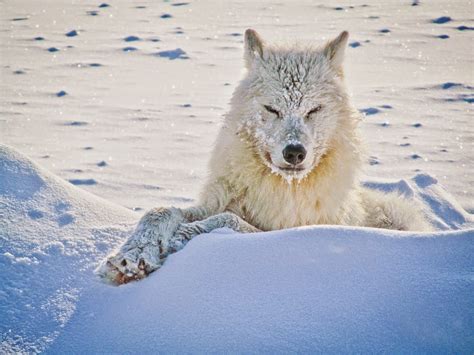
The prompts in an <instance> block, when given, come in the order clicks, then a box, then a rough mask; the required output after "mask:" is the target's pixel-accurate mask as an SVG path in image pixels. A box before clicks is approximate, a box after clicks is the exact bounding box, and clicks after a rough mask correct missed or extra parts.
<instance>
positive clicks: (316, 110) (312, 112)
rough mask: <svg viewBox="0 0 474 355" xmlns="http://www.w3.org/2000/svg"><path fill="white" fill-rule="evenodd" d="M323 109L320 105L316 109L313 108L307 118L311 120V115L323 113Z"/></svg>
mask: <svg viewBox="0 0 474 355" xmlns="http://www.w3.org/2000/svg"><path fill="white" fill-rule="evenodd" d="M322 108H323V107H322V106H321V105H318V106H316V107H315V108H313V109H312V110H310V111H309V112H308V113H307V114H306V118H311V115H313V114H315V113H317V112H319V111H321V109H322Z"/></svg>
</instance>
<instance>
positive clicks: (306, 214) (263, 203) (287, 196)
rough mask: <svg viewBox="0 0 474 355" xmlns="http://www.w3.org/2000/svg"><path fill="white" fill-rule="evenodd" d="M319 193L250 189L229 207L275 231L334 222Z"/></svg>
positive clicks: (258, 226) (261, 225)
mask: <svg viewBox="0 0 474 355" xmlns="http://www.w3.org/2000/svg"><path fill="white" fill-rule="evenodd" d="M321 207H322V204H321V201H320V200H319V199H318V196H317V195H315V194H314V193H312V191H308V190H307V189H301V190H298V189H297V188H296V189H292V188H290V187H285V188H284V189H280V190H277V189H267V188H265V186H259V188H255V189H248V190H247V191H246V193H245V194H244V195H243V196H240V198H239V199H238V201H235V202H234V203H232V205H231V206H229V209H230V210H233V211H234V212H235V213H237V214H239V215H240V216H242V217H243V218H245V219H246V220H247V222H249V223H250V224H252V225H254V226H256V227H257V228H259V229H262V230H275V229H283V228H291V227H298V226H305V225H312V224H323V223H331V221H330V220H329V219H328V218H327V215H328V214H327V212H326V211H324V208H321Z"/></svg>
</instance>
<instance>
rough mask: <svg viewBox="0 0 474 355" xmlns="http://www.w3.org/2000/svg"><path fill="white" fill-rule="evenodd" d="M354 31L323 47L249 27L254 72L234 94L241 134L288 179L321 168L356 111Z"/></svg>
mask: <svg viewBox="0 0 474 355" xmlns="http://www.w3.org/2000/svg"><path fill="white" fill-rule="evenodd" d="M348 36H349V35H348V33H347V32H342V33H341V34H340V35H339V36H338V37H337V38H335V39H334V40H332V41H329V42H328V43H327V44H326V45H324V46H323V47H319V48H315V47H301V46H290V47H278V46H269V45H266V44H265V43H264V42H263V41H262V39H261V38H260V36H259V35H258V34H257V33H256V32H255V31H254V30H251V29H249V30H247V31H246V32H245V55H244V57H245V63H246V67H247V69H248V71H247V75H246V77H245V78H244V80H243V81H242V82H241V84H240V85H239V87H238V88H237V89H236V92H235V94H234V96H233V99H232V107H233V109H234V110H236V111H237V112H235V111H234V113H236V116H237V117H238V120H239V122H238V128H237V130H238V134H239V135H240V137H241V139H242V140H244V141H245V142H246V143H248V144H249V146H251V147H252V149H253V150H254V153H256V154H257V156H258V157H259V159H261V162H262V163H263V164H265V165H266V166H267V167H268V168H270V169H271V171H272V172H274V173H276V174H279V175H281V176H282V177H283V178H285V179H287V180H288V181H291V180H292V179H294V178H295V179H298V180H299V179H302V178H304V177H305V176H306V175H307V174H308V173H309V172H311V171H312V170H313V169H316V168H317V166H318V163H319V162H320V161H321V158H322V157H323V156H324V155H325V153H326V152H327V150H328V147H329V145H330V143H331V140H332V139H333V137H334V135H336V134H337V133H338V132H337V131H338V126H339V125H340V123H341V121H342V120H344V117H346V116H347V112H348V111H349V110H350V104H349V101H348V95H347V93H346V90H345V87H344V84H343V71H342V61H343V57H344V50H345V47H346V45H347V39H348Z"/></svg>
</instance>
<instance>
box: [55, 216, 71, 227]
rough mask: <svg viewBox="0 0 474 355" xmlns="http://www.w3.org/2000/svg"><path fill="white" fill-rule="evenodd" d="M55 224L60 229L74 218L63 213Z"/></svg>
mask: <svg viewBox="0 0 474 355" xmlns="http://www.w3.org/2000/svg"><path fill="white" fill-rule="evenodd" d="M57 222H58V225H59V226H60V227H64V226H66V225H68V224H71V223H73V222H74V216H73V215H71V214H69V213H65V214H63V215H61V216H59V217H58V219H57Z"/></svg>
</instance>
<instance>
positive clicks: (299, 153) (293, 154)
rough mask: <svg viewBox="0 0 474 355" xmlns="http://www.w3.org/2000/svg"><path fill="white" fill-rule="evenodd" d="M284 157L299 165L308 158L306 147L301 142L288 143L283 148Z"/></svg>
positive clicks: (289, 161)
mask: <svg viewBox="0 0 474 355" xmlns="http://www.w3.org/2000/svg"><path fill="white" fill-rule="evenodd" d="M283 158H285V160H286V161H287V162H288V163H290V164H292V165H298V164H299V163H301V162H302V161H303V160H304V158H306V149H304V147H303V146H302V145H301V144H288V145H287V146H286V147H285V149H283Z"/></svg>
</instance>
